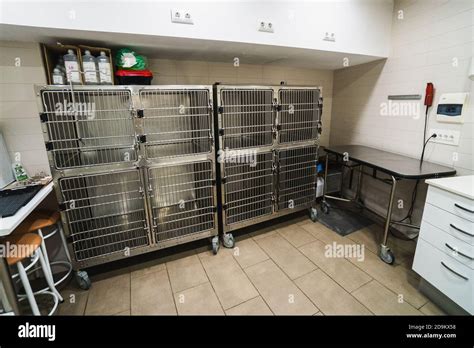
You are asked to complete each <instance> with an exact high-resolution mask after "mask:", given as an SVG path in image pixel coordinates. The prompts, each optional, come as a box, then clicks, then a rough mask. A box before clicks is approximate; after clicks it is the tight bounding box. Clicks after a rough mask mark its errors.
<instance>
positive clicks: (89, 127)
mask: <svg viewBox="0 0 474 348" xmlns="http://www.w3.org/2000/svg"><path fill="white" fill-rule="evenodd" d="M41 100H42V105H43V109H44V113H45V114H46V115H47V121H46V125H47V132H48V138H49V142H50V144H51V146H52V149H51V151H52V153H53V161H54V163H53V165H54V168H56V169H70V168H79V167H86V166H100V165H105V164H112V163H124V162H129V163H131V162H133V161H136V159H137V154H136V150H135V147H134V138H135V134H134V125H133V119H132V113H131V93H130V91H128V90H125V89H117V90H114V89H78V90H74V91H71V90H70V89H51V90H48V89H46V90H42V92H41Z"/></svg>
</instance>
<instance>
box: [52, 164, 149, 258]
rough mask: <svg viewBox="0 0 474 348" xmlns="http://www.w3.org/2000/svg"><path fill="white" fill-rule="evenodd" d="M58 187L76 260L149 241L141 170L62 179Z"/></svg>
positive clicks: (103, 254) (104, 254) (135, 246)
mask: <svg viewBox="0 0 474 348" xmlns="http://www.w3.org/2000/svg"><path fill="white" fill-rule="evenodd" d="M58 186H59V189H60V192H61V196H62V199H63V205H64V212H65V215H66V219H67V223H68V230H69V233H70V237H71V239H72V241H71V242H72V245H73V252H74V255H75V259H76V260H77V261H86V260H90V259H93V258H99V257H103V256H108V255H110V254H113V253H126V252H127V251H129V250H130V249H133V248H137V247H140V246H145V245H149V244H150V241H149V236H148V230H147V222H146V213H145V201H144V199H143V190H142V185H141V180H140V174H139V171H138V170H136V169H132V170H128V171H117V172H115V173H102V174H93V175H81V176H74V177H66V178H60V179H59V181H58Z"/></svg>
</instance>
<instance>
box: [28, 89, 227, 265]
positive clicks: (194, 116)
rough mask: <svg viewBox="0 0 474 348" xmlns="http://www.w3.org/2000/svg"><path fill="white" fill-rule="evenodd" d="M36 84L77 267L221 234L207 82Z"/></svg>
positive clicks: (210, 90) (44, 130) (46, 139)
mask: <svg viewBox="0 0 474 348" xmlns="http://www.w3.org/2000/svg"><path fill="white" fill-rule="evenodd" d="M36 91H37V96H38V102H39V107H40V109H41V112H40V118H41V121H42V124H43V132H44V135H45V141H46V149H47V151H48V158H49V160H50V166H51V171H52V175H53V180H54V182H55V188H56V195H57V198H58V201H59V202H60V205H61V207H62V212H61V214H62V220H63V225H64V230H65V231H66V234H67V236H68V237H69V238H68V239H69V241H70V249H71V254H72V255H74V260H73V261H74V268H75V269H76V270H77V269H78V268H81V267H89V266H92V265H96V264H101V263H105V262H109V261H113V260H116V259H120V258H125V257H128V256H131V255H136V254H139V253H144V252H148V251H152V250H156V249H160V248H165V247H168V246H171V245H175V244H181V243H186V242H188V241H191V240H196V239H201V238H206V237H214V236H216V235H217V234H218V226H217V208H216V201H217V198H216V192H215V191H216V187H215V185H216V170H215V160H216V159H215V148H214V124H213V118H212V116H213V111H212V108H213V104H212V103H213V101H212V98H213V93H212V87H211V86H175V85H173V86H39V87H37V90H36ZM214 245H215V242H214V241H213V246H214ZM79 273H80V272H79Z"/></svg>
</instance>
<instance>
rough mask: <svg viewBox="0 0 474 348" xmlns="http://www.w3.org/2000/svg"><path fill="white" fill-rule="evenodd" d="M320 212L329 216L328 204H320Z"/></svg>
mask: <svg viewBox="0 0 474 348" xmlns="http://www.w3.org/2000/svg"><path fill="white" fill-rule="evenodd" d="M321 210H322V211H323V213H324V214H329V204H327V203H326V202H321Z"/></svg>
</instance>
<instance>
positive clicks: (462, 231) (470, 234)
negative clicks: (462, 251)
mask: <svg viewBox="0 0 474 348" xmlns="http://www.w3.org/2000/svg"><path fill="white" fill-rule="evenodd" d="M449 226H451V227H452V228H454V229H455V230H456V231H458V232H461V233H464V234H467V235H468V236H469V237H474V234H472V233H469V232H466V231H464V230H461V229H460V228H459V227H457V226H454V225H453V224H449Z"/></svg>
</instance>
